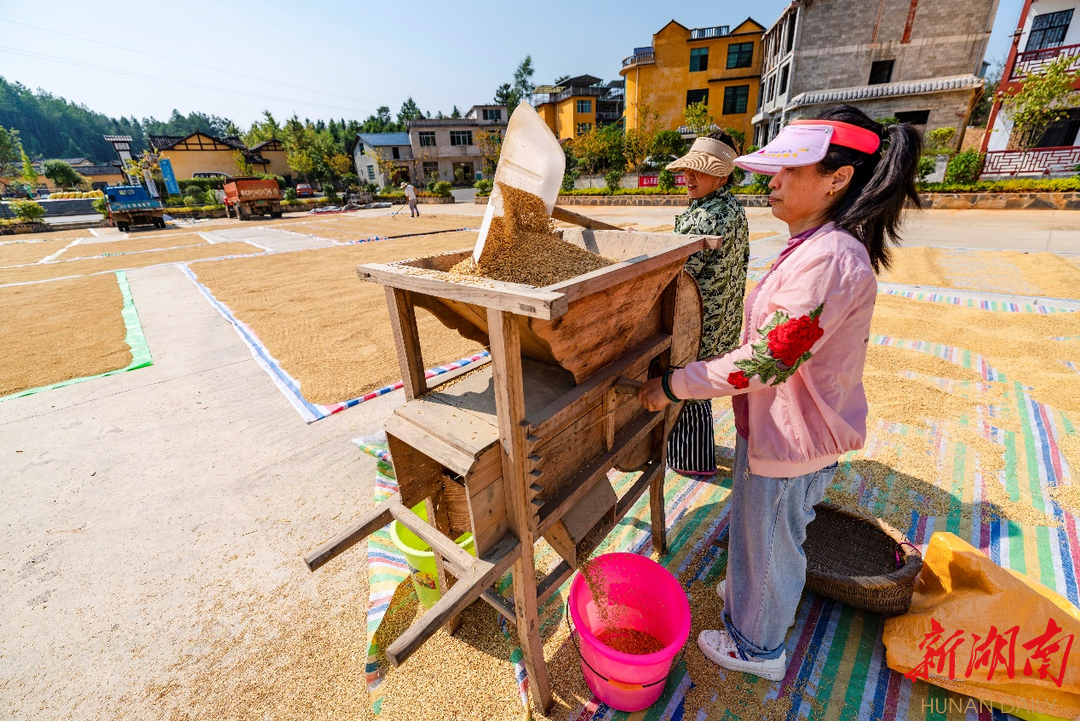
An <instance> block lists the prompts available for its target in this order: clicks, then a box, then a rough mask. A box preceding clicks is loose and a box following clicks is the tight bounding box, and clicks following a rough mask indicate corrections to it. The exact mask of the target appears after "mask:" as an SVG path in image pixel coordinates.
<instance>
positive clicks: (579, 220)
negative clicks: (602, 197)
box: [551, 205, 622, 230]
mask: <svg viewBox="0 0 1080 721" xmlns="http://www.w3.org/2000/svg"><path fill="white" fill-rule="evenodd" d="M551 217H552V218H554V219H555V220H561V221H562V222H564V223H573V224H574V225H578V226H581V227H582V228H587V229H589V230H622V228H620V227H619V226H617V225H611V224H610V223H605V222H603V221H601V220H593V219H592V218H589V217H587V216H584V215H581V214H580V213H575V212H574V211H572V210H567V209H566V208H560V207H559V206H557V205H556V206H555V207H554V208H552V209H551Z"/></svg>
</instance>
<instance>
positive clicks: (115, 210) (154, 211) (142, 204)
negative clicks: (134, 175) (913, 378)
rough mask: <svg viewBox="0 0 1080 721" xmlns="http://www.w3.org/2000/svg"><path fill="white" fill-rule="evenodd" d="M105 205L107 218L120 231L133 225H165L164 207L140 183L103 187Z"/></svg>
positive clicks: (125, 230) (124, 230)
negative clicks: (107, 213) (107, 210)
mask: <svg viewBox="0 0 1080 721" xmlns="http://www.w3.org/2000/svg"><path fill="white" fill-rule="evenodd" d="M105 207H106V208H108V209H109V220H110V221H111V222H112V224H113V225H115V226H116V227H117V229H118V230H120V231H121V232H124V233H126V232H127V231H128V229H129V228H131V226H133V225H152V226H154V227H155V228H164V227H165V208H164V206H162V204H161V201H160V200H158V199H157V198H151V197H150V193H148V192H146V188H144V187H142V186H141V185H110V186H109V187H107V188H105Z"/></svg>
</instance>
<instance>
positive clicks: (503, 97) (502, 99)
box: [493, 83, 517, 113]
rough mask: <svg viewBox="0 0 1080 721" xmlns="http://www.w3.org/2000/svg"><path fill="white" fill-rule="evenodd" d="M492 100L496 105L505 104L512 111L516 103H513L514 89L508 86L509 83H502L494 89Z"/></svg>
mask: <svg viewBox="0 0 1080 721" xmlns="http://www.w3.org/2000/svg"><path fill="white" fill-rule="evenodd" d="M493 102H494V103H495V104H496V105H505V106H506V107H507V108H508V109H509V111H510V112H511V113H512V112H514V108H515V107H517V105H516V103H514V89H513V88H512V87H510V83H503V84H502V85H500V86H499V87H498V88H496V89H495V97H494V98H493Z"/></svg>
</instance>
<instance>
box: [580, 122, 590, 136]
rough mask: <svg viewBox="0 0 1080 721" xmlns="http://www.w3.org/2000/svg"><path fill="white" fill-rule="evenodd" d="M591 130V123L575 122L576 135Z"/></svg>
mask: <svg viewBox="0 0 1080 721" xmlns="http://www.w3.org/2000/svg"><path fill="white" fill-rule="evenodd" d="M591 130H592V123H578V124H577V134H578V135H584V134H585V133H588V132H589V131H591Z"/></svg>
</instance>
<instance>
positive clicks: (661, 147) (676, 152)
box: [649, 130, 686, 158]
mask: <svg viewBox="0 0 1080 721" xmlns="http://www.w3.org/2000/svg"><path fill="white" fill-rule="evenodd" d="M685 152H686V141H685V140H683V136H682V135H680V134H679V131H677V130H661V131H659V132H657V133H656V136H655V137H654V138H653V142H652V146H651V147H650V148H649V155H664V156H668V157H671V156H674V157H675V158H678V157H679V156H681V155H682V154H683V153H685Z"/></svg>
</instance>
